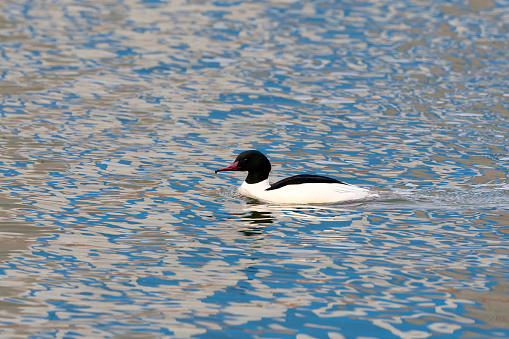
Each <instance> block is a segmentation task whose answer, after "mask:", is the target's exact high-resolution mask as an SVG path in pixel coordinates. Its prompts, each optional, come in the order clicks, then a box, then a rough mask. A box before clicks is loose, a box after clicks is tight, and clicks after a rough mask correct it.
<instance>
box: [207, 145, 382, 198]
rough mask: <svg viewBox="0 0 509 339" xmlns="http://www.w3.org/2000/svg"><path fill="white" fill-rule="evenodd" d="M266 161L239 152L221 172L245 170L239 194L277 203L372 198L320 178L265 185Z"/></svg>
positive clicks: (258, 155)
mask: <svg viewBox="0 0 509 339" xmlns="http://www.w3.org/2000/svg"><path fill="white" fill-rule="evenodd" d="M270 170H271V166H270V161H269V159H267V157H266V156H265V155H263V154H262V153H261V152H259V151H256V150H251V151H244V152H242V153H240V154H239V155H238V156H237V158H236V159H235V161H234V162H233V164H232V165H230V166H228V167H225V168H220V169H218V170H216V171H215V172H216V173H217V172H221V171H247V178H246V180H245V181H244V182H243V183H242V186H240V187H239V193H240V194H243V195H246V196H248V197H252V198H256V199H259V200H264V201H268V202H274V203H280V204H310V203H330V202H341V201H347V200H355V199H362V198H366V197H368V196H372V195H373V193H371V192H370V191H369V190H367V189H365V188H361V187H357V186H354V185H349V184H347V183H344V182H342V181H339V180H336V179H333V178H328V177H324V176H321V175H312V174H301V175H296V176H293V177H289V178H286V179H283V180H280V181H278V182H276V183H275V184H272V185H271V184H270V183H269V172H270Z"/></svg>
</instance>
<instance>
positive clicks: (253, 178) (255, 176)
mask: <svg viewBox="0 0 509 339" xmlns="http://www.w3.org/2000/svg"><path fill="white" fill-rule="evenodd" d="M268 178H269V172H248V173H247V178H246V182H247V183H248V184H257V183H259V182H261V181H263V180H266V179H268Z"/></svg>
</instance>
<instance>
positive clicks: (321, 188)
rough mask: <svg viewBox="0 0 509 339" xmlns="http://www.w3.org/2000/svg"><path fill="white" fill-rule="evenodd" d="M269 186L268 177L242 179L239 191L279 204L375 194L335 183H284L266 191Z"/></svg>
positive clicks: (347, 198) (334, 200)
mask: <svg viewBox="0 0 509 339" xmlns="http://www.w3.org/2000/svg"><path fill="white" fill-rule="evenodd" d="M269 187H270V184H269V179H266V180H263V181H261V182H259V183H256V184H248V183H247V182H245V181H244V182H243V183H242V186H240V187H239V193H240V194H243V195H246V196H248V197H252V198H256V199H260V200H263V201H268V202H275V203H280V204H311V203H330V202H341V201H348V200H356V199H363V198H366V197H368V196H373V195H376V194H374V193H371V192H370V191H369V190H367V189H365V188H361V187H357V186H354V185H348V184H337V183H306V184H298V185H286V186H283V187H281V188H278V189H275V190H270V191H266V189H267V188H269Z"/></svg>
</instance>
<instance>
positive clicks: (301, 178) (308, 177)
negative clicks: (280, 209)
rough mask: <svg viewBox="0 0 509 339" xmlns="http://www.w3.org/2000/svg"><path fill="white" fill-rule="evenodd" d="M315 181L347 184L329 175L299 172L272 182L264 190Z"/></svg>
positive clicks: (313, 182) (314, 182)
mask: <svg viewBox="0 0 509 339" xmlns="http://www.w3.org/2000/svg"><path fill="white" fill-rule="evenodd" d="M316 183H325V184H343V185H348V184H347V183H345V182H342V181H339V180H336V179H333V178H329V177H324V176H321V175H313V174H300V175H295V176H293V177H289V178H286V179H283V180H279V181H278V182H276V183H274V184H272V185H271V186H270V187H269V188H267V189H266V191H270V190H275V189H278V188H281V187H283V186H286V185H300V184H316Z"/></svg>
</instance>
